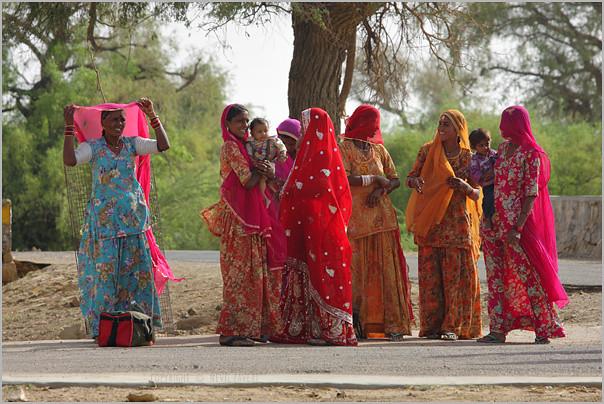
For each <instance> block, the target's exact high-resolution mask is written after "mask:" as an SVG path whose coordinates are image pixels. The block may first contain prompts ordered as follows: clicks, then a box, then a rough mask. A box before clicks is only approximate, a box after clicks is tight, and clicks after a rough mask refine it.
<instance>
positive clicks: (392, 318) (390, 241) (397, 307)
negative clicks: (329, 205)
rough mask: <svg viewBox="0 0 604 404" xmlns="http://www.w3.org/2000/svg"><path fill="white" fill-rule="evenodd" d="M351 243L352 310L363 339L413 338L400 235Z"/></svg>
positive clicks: (381, 235) (379, 235)
mask: <svg viewBox="0 0 604 404" xmlns="http://www.w3.org/2000/svg"><path fill="white" fill-rule="evenodd" d="M350 242H351V245H352V249H353V250H352V251H353V252H352V296H353V297H352V301H353V310H355V311H356V312H358V313H359V321H360V323H361V328H362V330H363V334H364V335H363V336H364V337H368V338H371V337H384V336H386V335H388V334H395V333H396V334H403V335H411V322H412V320H413V312H412V310H411V299H410V294H411V292H410V289H411V288H410V284H409V276H408V274H407V263H406V261H405V257H404V255H403V254H402V248H401V246H400V241H399V235H398V231H388V232H381V233H376V234H372V235H370V236H367V237H362V238H359V239H356V240H351V241H350ZM399 249H400V251H399Z"/></svg>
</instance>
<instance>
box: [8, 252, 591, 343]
mask: <svg viewBox="0 0 604 404" xmlns="http://www.w3.org/2000/svg"><path fill="white" fill-rule="evenodd" d="M172 267H173V270H174V273H175V274H177V276H182V277H185V278H186V280H185V281H183V282H180V283H172V284H171V285H170V296H171V302H172V312H173V317H174V321H175V322H176V323H177V324H180V325H181V329H177V330H176V334H178V335H199V334H213V333H214V331H215V326H216V321H217V319H218V314H219V312H220V305H221V300H222V279H221V277H220V271H219V270H218V266H217V264H196V263H178V262H177V263H173V264H172ZM486 291H487V290H486V286H485V285H482V295H483V302H484V301H485V300H484V298H485V297H486ZM568 293H569V297H570V303H569V304H568V305H567V306H566V307H565V308H564V309H563V310H562V311H561V312H560V317H561V318H562V320H563V321H564V323H565V324H566V325H568V326H586V327H593V326H598V325H601V318H602V310H601V308H602V292H601V288H594V287H590V288H584V289H576V288H573V289H569V290H568ZM77 299H78V285H77V279H76V268H75V264H71V265H50V266H48V267H46V268H43V269H39V270H36V271H31V272H29V273H27V274H26V275H25V276H24V277H23V278H20V279H18V280H17V281H15V282H12V283H9V284H7V285H5V286H3V288H2V340H3V341H23V340H42V339H59V334H60V332H61V330H62V328H63V327H65V326H73V325H81V324H82V319H81V314H80V309H79V306H78V301H77ZM411 299H412V302H413V311H414V313H415V314H416V316H417V314H418V313H419V310H418V307H417V302H418V288H417V284H416V283H413V284H412V288H411ZM482 308H483V324H484V325H485V326H486V325H487V324H488V317H487V309H486V304H483V305H482ZM183 320H186V321H183ZM182 328H191V329H182Z"/></svg>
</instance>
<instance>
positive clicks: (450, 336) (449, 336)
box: [440, 332, 457, 341]
mask: <svg viewBox="0 0 604 404" xmlns="http://www.w3.org/2000/svg"><path fill="white" fill-rule="evenodd" d="M440 339H443V340H445V341H457V334H455V333H454V332H443V333H442V334H441V336H440Z"/></svg>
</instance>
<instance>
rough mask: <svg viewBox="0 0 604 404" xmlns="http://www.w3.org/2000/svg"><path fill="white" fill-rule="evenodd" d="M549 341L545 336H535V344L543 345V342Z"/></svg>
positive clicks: (547, 342)
mask: <svg viewBox="0 0 604 404" xmlns="http://www.w3.org/2000/svg"><path fill="white" fill-rule="evenodd" d="M550 342H551V341H550V340H549V338H547V337H537V338H535V344H541V345H545V344H549V343H550Z"/></svg>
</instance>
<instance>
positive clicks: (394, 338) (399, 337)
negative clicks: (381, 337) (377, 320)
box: [388, 332, 403, 342]
mask: <svg viewBox="0 0 604 404" xmlns="http://www.w3.org/2000/svg"><path fill="white" fill-rule="evenodd" d="M388 338H390V341H392V342H398V341H402V340H403V334H402V333H400V332H391V333H390V334H389V335H388Z"/></svg>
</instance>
